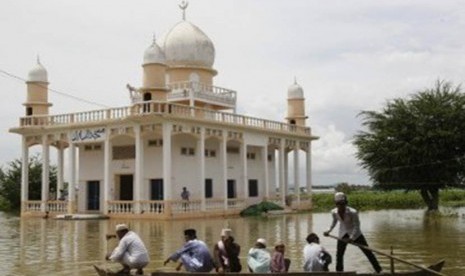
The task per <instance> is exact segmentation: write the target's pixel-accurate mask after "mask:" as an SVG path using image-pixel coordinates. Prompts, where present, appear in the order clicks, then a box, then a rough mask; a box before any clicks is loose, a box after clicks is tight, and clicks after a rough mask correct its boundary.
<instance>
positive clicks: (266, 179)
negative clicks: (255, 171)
mask: <svg viewBox="0 0 465 276" xmlns="http://www.w3.org/2000/svg"><path fill="white" fill-rule="evenodd" d="M262 160H263V183H264V185H265V198H266V199H267V200H268V199H269V198H270V183H269V182H270V178H269V175H268V144H266V145H265V146H264V147H263V150H262Z"/></svg>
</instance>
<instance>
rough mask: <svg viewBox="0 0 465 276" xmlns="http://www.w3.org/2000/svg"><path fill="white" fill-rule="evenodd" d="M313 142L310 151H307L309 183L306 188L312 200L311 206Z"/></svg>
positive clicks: (309, 146) (309, 147)
mask: <svg viewBox="0 0 465 276" xmlns="http://www.w3.org/2000/svg"><path fill="white" fill-rule="evenodd" d="M311 145H312V144H311V142H308V149H307V152H306V155H305V157H306V164H305V166H306V178H307V183H306V187H307V195H308V198H309V200H310V204H311V203H312V202H311V195H312V147H311Z"/></svg>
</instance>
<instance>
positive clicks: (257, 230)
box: [17, 214, 313, 275]
mask: <svg viewBox="0 0 465 276" xmlns="http://www.w3.org/2000/svg"><path fill="white" fill-rule="evenodd" d="M122 222H124V223H127V224H128V225H129V227H130V228H131V229H132V230H133V231H135V232H137V233H138V234H139V235H140V236H141V238H142V239H143V241H144V242H145V243H146V245H147V247H148V249H149V251H150V255H151V263H150V264H149V267H148V269H149V270H155V269H160V267H161V266H163V260H164V259H165V258H166V257H167V256H168V255H169V254H171V253H172V252H173V251H175V250H176V249H177V248H179V247H180V246H181V245H182V244H183V242H184V236H183V232H182V231H183V230H184V229H186V228H195V229H196V230H197V236H198V238H199V239H202V240H204V241H205V242H206V243H207V245H208V246H209V247H210V248H213V245H214V243H215V242H217V241H218V239H219V236H220V232H221V229H222V228H225V227H227V228H231V229H232V230H233V233H234V237H235V239H236V241H237V242H238V243H239V244H240V245H241V247H242V250H241V259H243V258H245V256H246V253H247V251H248V249H249V248H250V247H251V246H252V245H253V244H254V243H255V241H256V239H257V238H260V237H261V238H265V239H266V240H267V243H268V247H269V249H272V248H273V245H274V244H275V243H276V242H277V241H283V242H284V243H285V244H286V246H287V253H286V254H287V255H288V257H289V258H291V260H292V261H293V264H292V266H293V267H295V269H299V268H300V267H301V260H300V255H301V252H302V249H303V246H304V245H305V243H304V239H305V236H306V235H307V234H308V233H309V232H312V231H313V225H312V215H311V214H305V215H291V216H276V217H268V218H263V217H256V218H239V217H237V218H227V219H208V220H205V219H195V220H177V221H155V220H153V221H149V220H124V221H123V220H101V221H92V220H81V221H63V220H45V219H21V221H20V252H19V253H20V254H19V255H20V258H19V265H18V267H17V269H18V273H20V274H22V275H30V273H34V271H35V270H37V269H40V270H41V271H49V272H57V271H61V272H63V273H64V272H67V273H66V275H86V271H88V270H89V269H90V268H91V264H92V263H98V262H102V261H103V260H104V257H105V253H106V252H107V251H108V250H109V249H111V248H113V247H114V246H115V245H116V243H117V241H116V240H110V241H106V240H105V234H107V233H113V232H114V228H115V226H116V224H118V223H122ZM243 262H244V261H243ZM164 269H166V270H170V269H172V268H171V267H165V268H164ZM88 272H89V275H92V273H91V272H92V271H90V270H89V271H88ZM54 275H56V274H54ZM63 275H65V274H63Z"/></svg>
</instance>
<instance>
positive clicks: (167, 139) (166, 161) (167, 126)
mask: <svg viewBox="0 0 465 276" xmlns="http://www.w3.org/2000/svg"><path fill="white" fill-rule="evenodd" d="M171 128H172V124H171V123H168V122H164V123H163V199H164V200H170V199H171V198H172V196H171V130H172V129H171Z"/></svg>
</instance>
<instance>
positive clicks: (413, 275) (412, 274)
mask: <svg viewBox="0 0 465 276" xmlns="http://www.w3.org/2000/svg"><path fill="white" fill-rule="evenodd" d="M443 266H444V260H441V261H439V262H437V263H436V264H433V265H431V266H429V267H428V269H430V270H433V271H436V272H440V271H441V270H442V267H443ZM94 268H95V270H96V271H97V273H98V275H99V276H128V275H122V274H117V273H115V272H111V271H107V270H104V269H102V268H99V267H98V266H95V265H94ZM208 274H216V273H214V272H212V273H195V272H185V271H180V272H163V271H156V272H152V273H151V274H149V275H150V276H205V275H208ZM226 274H227V275H228V276H242V275H250V276H252V275H253V276H271V275H277V274H283V275H286V276H434V275H436V274H435V273H433V272H428V271H425V270H420V269H417V270H412V271H405V272H395V273H391V272H387V271H386V272H382V273H380V274H378V273H357V272H355V271H345V272H335V271H330V272H287V273H226Z"/></svg>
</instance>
